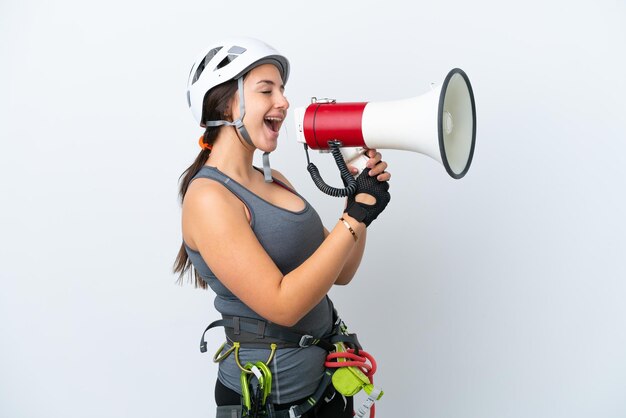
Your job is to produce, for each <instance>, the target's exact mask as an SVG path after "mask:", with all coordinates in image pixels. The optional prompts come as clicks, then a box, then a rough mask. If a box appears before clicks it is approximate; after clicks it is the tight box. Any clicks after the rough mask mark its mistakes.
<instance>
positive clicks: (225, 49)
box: [187, 37, 289, 127]
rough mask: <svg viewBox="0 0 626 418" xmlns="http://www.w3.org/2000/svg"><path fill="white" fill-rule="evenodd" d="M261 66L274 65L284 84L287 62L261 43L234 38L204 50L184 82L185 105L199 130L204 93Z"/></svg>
mask: <svg viewBox="0 0 626 418" xmlns="http://www.w3.org/2000/svg"><path fill="white" fill-rule="evenodd" d="M262 64H274V65H275V66H276V68H278V71H279V72H280V75H281V77H282V79H283V83H284V84H287V80H288V79H289V61H288V60H287V58H286V57H285V56H284V55H282V54H280V53H279V52H278V51H277V50H276V49H274V48H272V47H271V46H269V45H268V44H266V43H265V42H262V41H260V40H258V39H254V38H247V37H238V38H231V39H224V40H221V41H218V42H215V43H213V44H211V45H209V46H208V47H207V48H205V49H204V50H203V51H202V52H201V53H200V54H199V55H198V56H197V58H196V60H195V61H194V64H193V66H192V67H191V70H190V72H189V80H188V82H187V104H188V105H189V109H190V110H191V113H192V114H193V116H194V118H195V119H196V121H197V122H198V123H199V124H200V126H202V127H205V126H206V125H205V122H206V121H203V120H202V106H203V102H204V96H205V95H206V93H207V92H208V91H209V90H211V89H212V88H213V87H215V86H217V85H220V84H222V83H225V82H227V81H229V80H236V79H238V78H241V76H243V75H244V74H246V73H247V72H248V71H250V70H251V69H253V68H254V67H258V66H259V65H262ZM240 94H241V93H240ZM241 118H243V114H242V115H241Z"/></svg>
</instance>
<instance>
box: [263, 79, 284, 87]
mask: <svg viewBox="0 0 626 418" xmlns="http://www.w3.org/2000/svg"><path fill="white" fill-rule="evenodd" d="M257 84H270V85H272V86H275V85H276V83H274V82H273V81H272V80H259V81H257ZM280 88H281V89H284V88H285V86H284V84H281V85H280Z"/></svg>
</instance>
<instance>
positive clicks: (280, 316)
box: [264, 306, 306, 328]
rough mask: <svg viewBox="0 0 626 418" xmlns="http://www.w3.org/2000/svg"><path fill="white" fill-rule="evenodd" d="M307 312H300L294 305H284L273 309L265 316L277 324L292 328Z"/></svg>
mask: <svg viewBox="0 0 626 418" xmlns="http://www.w3.org/2000/svg"><path fill="white" fill-rule="evenodd" d="M305 314H306V313H305V312H304V313H300V311H299V310H298V309H296V308H294V307H288V306H283V307H282V309H271V310H270V312H268V313H267V316H264V318H265V319H267V320H268V321H270V322H272V323H274V324H276V325H280V326H283V327H288V328H290V327H293V326H295V325H296V324H297V323H298V322H299V321H300V319H302V317H303V316H304V315H305Z"/></svg>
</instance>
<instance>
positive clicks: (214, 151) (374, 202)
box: [175, 38, 390, 417]
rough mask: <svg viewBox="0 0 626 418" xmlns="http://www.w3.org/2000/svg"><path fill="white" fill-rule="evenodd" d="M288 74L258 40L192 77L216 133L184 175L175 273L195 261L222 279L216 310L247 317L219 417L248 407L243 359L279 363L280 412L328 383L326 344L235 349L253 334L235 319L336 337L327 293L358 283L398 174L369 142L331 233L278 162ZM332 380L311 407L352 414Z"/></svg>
mask: <svg viewBox="0 0 626 418" xmlns="http://www.w3.org/2000/svg"><path fill="white" fill-rule="evenodd" d="M288 77H289V62H288V61H287V59H286V58H285V57H284V56H282V55H281V54H279V53H278V52H277V51H276V50H274V49H273V48H272V47H270V46H269V45H267V44H265V43H263V42H261V41H258V40H255V39H250V38H239V39H231V40H224V41H221V42H218V43H216V44H215V45H213V46H211V47H209V48H208V49H207V51H205V52H204V53H203V54H201V55H200V57H199V59H198V60H196V62H195V63H194V65H193V67H192V69H191V73H190V75H189V84H188V92H187V98H188V102H189V106H190V109H191V111H192V113H193V114H194V116H195V118H196V119H197V120H198V122H199V124H200V125H201V126H202V127H205V128H206V131H205V133H204V135H203V137H201V139H200V145H201V147H202V148H203V149H202V151H201V152H200V154H199V155H198V157H197V158H196V160H195V162H194V163H193V164H192V165H191V166H190V167H189V168H188V169H187V170H186V171H185V173H183V180H182V182H181V187H180V196H181V200H182V206H183V207H182V234H183V245H182V247H181V250H180V252H179V254H178V258H177V260H176V265H175V271H176V272H178V273H180V277H181V279H182V277H183V275H184V274H185V273H186V272H187V271H189V269H190V268H191V267H192V266H193V268H194V270H195V280H196V286H199V287H203V288H206V287H207V285H208V286H210V287H211V288H212V290H214V291H215V293H216V299H215V307H216V309H217V310H218V311H219V312H220V313H221V314H222V316H223V317H224V318H226V319H227V320H228V321H231V322H228V323H229V324H232V323H235V322H236V324H237V325H236V326H235V325H232V326H231V327H230V328H227V337H228V338H227V340H228V342H227V345H226V346H225V347H224V353H226V354H225V355H223V356H222V357H224V358H223V360H222V361H221V362H220V365H219V373H218V380H217V383H216V388H215V400H216V403H217V405H218V411H221V412H218V416H219V414H220V413H225V414H226V415H224V416H228V417H231V415H230V414H231V410H232V409H234V407H233V408H231V407H230V406H234V405H239V404H240V398H241V394H242V380H241V376H242V367H241V366H242V365H247V364H248V363H250V364H254V363H255V362H258V361H263V362H267V363H268V364H267V365H268V367H269V369H270V371H271V374H272V386H271V393H270V395H269V399H268V401H267V402H268V403H271V404H272V405H273V407H274V409H275V410H279V411H280V410H286V409H289V408H290V407H292V406H294V405H300V404H302V403H303V402H304V401H305V400H306V398H307V397H309V396H310V395H311V394H313V393H314V392H316V390H317V389H319V387H320V381H321V380H322V378H323V376H324V370H325V369H324V360H325V357H326V355H327V350H326V349H324V348H321V347H319V346H317V345H308V346H306V347H303V345H302V344H300V346H298V345H297V344H296V345H294V344H281V342H280V341H275V339H272V338H265V339H261V340H254V341H253V343H250V342H248V343H246V344H244V343H243V342H242V343H241V348H240V349H239V348H238V347H237V351H236V352H235V353H234V354H232V355H230V351H229V350H231V351H232V349H233V347H234V341H237V339H238V338H243V337H242V336H241V333H239V332H237V331H239V329H237V330H234V328H235V327H236V328H238V327H239V321H240V319H241V322H242V323H244V322H245V323H249V322H250V321H252V322H251V323H253V324H257V325H255V326H262V327H263V328H265V327H266V326H267V327H268V328H271V327H275V328H277V329H279V328H281V329H287V330H297V331H298V332H300V333H302V334H307V335H311V336H323V335H329V333H331V332H332V329H333V324H334V323H333V321H334V318H333V306H332V303H331V301H330V299H329V298H328V296H327V292H328V291H329V289H330V288H331V286H332V285H334V284H337V285H345V284H347V283H349V282H350V280H351V279H352V277H353V276H354V274H355V272H356V270H357V268H358V266H359V263H360V261H361V257H362V255H363V250H364V247H365V241H366V226H367V225H369V223H370V222H372V221H373V220H374V219H375V218H376V217H377V216H378V214H380V212H382V211H383V210H384V208H385V206H386V205H387V203H388V201H389V193H388V192H387V189H388V183H387V181H388V180H389V178H390V174H389V173H388V172H386V171H385V169H386V168H387V164H386V163H385V162H383V161H382V160H381V155H380V153H378V152H376V150H368V151H367V155H368V157H369V160H368V163H367V166H368V169H366V170H364V171H363V172H362V174H361V175H360V176H359V177H358V187H357V192H356V193H355V194H356V198H355V197H350V198H348V206H347V208H346V211H345V212H344V213H343V215H342V216H341V219H340V220H338V221H337V222H336V224H335V225H334V227H333V229H332V230H331V231H328V230H327V229H325V228H324V227H323V225H322V223H321V221H320V219H319V216H318V215H317V213H316V212H315V210H314V209H313V208H312V207H311V206H310V205H309V203H308V202H307V201H306V200H305V199H304V198H303V197H302V196H300V195H299V194H298V193H297V192H296V191H295V190H294V189H293V187H292V185H291V184H290V183H289V181H288V180H287V179H286V178H285V177H284V176H283V175H282V174H281V173H280V172H278V171H276V170H271V169H270V168H269V159H268V158H267V156H268V155H269V153H270V152H272V151H273V150H275V149H276V146H277V141H278V134H279V130H280V127H281V125H282V123H283V121H284V120H285V117H286V114H287V109H288V108H289V102H288V101H287V99H286V97H285V95H284V85H285V83H286V82H287V79H288ZM257 149H258V150H260V151H262V152H264V164H263V165H264V167H263V169H262V170H261V169H257V168H256V167H254V166H253V164H252V162H253V155H254V152H255V151H256V150H257ZM365 191H367V193H364V192H365ZM233 318H237V319H233ZM243 334H245V332H243ZM251 338H252V337H251ZM252 339H253V338H252ZM273 343H278V346H275V345H274V346H272V345H271V344H273ZM276 347H278V349H276ZM216 356H217V355H216ZM268 360H269V361H268ZM244 369H245V367H244ZM247 370H248V371H250V369H249V368H248V369H247ZM330 386H331V388H329V389H328V391H326V392H325V393H324V396H323V398H324V399H326V400H328V401H326V400H324V399H321V400H320V401H319V402H316V404H315V405H314V407H313V408H311V409H310V410H309V411H308V412H306V414H304V415H302V416H305V417H313V416H320V417H321V416H323V417H343V416H346V417H352V404H351V402H352V400H351V399H350V398H349V397H348V398H346V397H343V396H341V395H339V396H334V393H333V390H332V385H330ZM244 409H245V405H244Z"/></svg>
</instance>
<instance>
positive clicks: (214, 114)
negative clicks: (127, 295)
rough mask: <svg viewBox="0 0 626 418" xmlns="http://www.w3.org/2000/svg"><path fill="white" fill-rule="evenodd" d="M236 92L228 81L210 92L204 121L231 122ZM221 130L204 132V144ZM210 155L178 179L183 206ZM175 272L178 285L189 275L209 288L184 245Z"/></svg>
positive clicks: (196, 283) (205, 151) (200, 158)
mask: <svg viewBox="0 0 626 418" xmlns="http://www.w3.org/2000/svg"><path fill="white" fill-rule="evenodd" d="M236 92H237V81H236V80H230V81H227V82H225V83H222V84H220V85H218V86H215V87H213V88H212V89H211V90H209V91H208V92H207V93H206V95H205V96H204V100H203V103H202V120H203V121H209V120H231V119H230V116H227V115H228V110H229V109H230V104H231V103H232V99H233V98H234V96H235V93H236ZM221 128H222V127H221V126H217V127H207V128H206V130H205V131H204V137H203V142H204V143H205V144H208V145H213V143H214V142H215V139H216V138H217V134H218V133H219V130H220V129H221ZM210 154H211V150H210V149H203V150H202V151H200V153H199V154H198V156H197V157H196V159H195V161H194V162H193V163H192V164H191V165H190V166H189V167H188V168H187V169H186V170H185V171H183V173H182V174H181V175H180V177H179V178H178V180H179V186H180V187H179V191H178V195H179V198H180V203H181V204H182V203H183V200H184V199H185V194H187V189H188V188H189V184H190V183H191V180H192V179H193V177H194V176H195V175H196V174H197V173H198V171H200V169H201V168H202V167H203V166H204V164H206V162H207V160H208V159H209V155H210ZM181 178H182V180H181ZM173 270H174V273H178V280H177V283H179V284H182V283H183V281H184V277H185V274H187V273H188V274H189V282H191V281H192V280H193V282H194V286H195V287H200V288H203V289H206V288H207V284H206V282H205V281H204V280H202V278H201V277H200V275H199V274H198V272H197V271H196V269H194V268H193V266H192V264H191V261H190V260H189V257H188V256H187V251H186V250H185V245H184V243H183V244H181V246H180V250H178V255H177V256H176V260H175V261H174V268H173ZM192 277H193V279H192Z"/></svg>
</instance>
